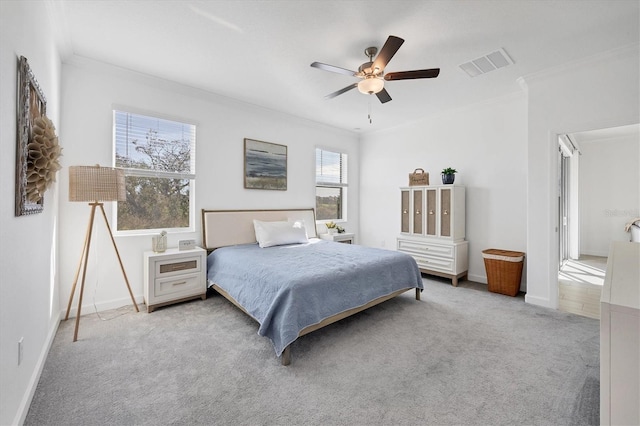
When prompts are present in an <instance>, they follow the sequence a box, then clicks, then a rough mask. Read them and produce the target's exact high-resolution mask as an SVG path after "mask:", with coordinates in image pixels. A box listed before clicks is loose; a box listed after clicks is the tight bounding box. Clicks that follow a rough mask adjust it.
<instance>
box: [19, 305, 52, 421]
mask: <svg viewBox="0 0 640 426" xmlns="http://www.w3.org/2000/svg"><path fill="white" fill-rule="evenodd" d="M62 316H63V312H59V313H58V316H57V318H56V319H55V321H53V324H52V325H51V328H50V329H49V333H48V334H47V339H46V341H45V344H44V346H43V347H42V351H41V352H40V355H39V356H38V362H37V363H36V368H35V369H34V370H33V374H32V375H31V379H30V380H29V384H28V385H27V389H26V391H25V393H24V395H23V396H22V401H20V406H19V407H18V412H17V413H16V418H15V419H14V420H13V424H15V425H22V424H24V421H25V420H26V418H27V413H29V407H30V406H31V401H32V400H33V395H35V393H36V388H37V387H38V382H39V381H40V375H41V374H42V370H43V369H44V364H45V362H46V361H47V356H48V355H49V350H50V349H51V345H52V344H53V339H54V338H55V337H56V333H57V332H58V327H59V326H60V320H61V319H62Z"/></svg>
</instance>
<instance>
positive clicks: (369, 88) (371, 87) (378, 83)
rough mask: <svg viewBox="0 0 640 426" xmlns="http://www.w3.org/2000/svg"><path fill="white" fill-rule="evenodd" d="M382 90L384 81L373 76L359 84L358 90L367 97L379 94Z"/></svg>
mask: <svg viewBox="0 0 640 426" xmlns="http://www.w3.org/2000/svg"><path fill="white" fill-rule="evenodd" d="M382 89H384V80H381V79H379V78H376V77H373V76H371V77H365V79H364V80H360V81H359V82H358V90H359V91H360V93H364V94H365V95H367V94H369V95H371V94H374V93H378V92H379V91H381V90H382Z"/></svg>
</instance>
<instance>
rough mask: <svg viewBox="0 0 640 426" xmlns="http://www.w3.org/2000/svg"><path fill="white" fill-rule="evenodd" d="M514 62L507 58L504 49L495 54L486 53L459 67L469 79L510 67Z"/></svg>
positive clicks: (507, 55)
mask: <svg viewBox="0 0 640 426" xmlns="http://www.w3.org/2000/svg"><path fill="white" fill-rule="evenodd" d="M513 63H514V62H513V60H512V59H511V58H510V57H509V54H507V52H506V51H505V50H504V49H499V50H496V51H495V52H491V53H488V54H486V55H484V56H481V57H479V58H477V59H474V60H473V61H470V62H466V63H464V64H462V65H460V68H461V69H462V71H464V72H466V73H467V74H469V77H477V76H479V75H480V74H486V73H488V72H490V71H493V70H496V69H498V68H504V67H506V66H507V65H512V64H513Z"/></svg>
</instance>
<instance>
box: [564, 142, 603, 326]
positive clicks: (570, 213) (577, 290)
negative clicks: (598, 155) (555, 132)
mask: <svg viewBox="0 0 640 426" xmlns="http://www.w3.org/2000/svg"><path fill="white" fill-rule="evenodd" d="M580 155H581V154H580V149H579V147H578V143H577V141H575V140H574V138H572V136H571V135H560V136H559V137H558V241H559V250H558V255H559V259H558V261H559V262H558V265H559V271H558V309H559V310H561V311H565V312H571V313H574V314H578V315H582V316H586V317H589V318H596V319H599V318H600V297H601V292H602V284H603V282H604V271H605V269H606V264H607V260H606V258H603V257H600V256H589V255H581V254H580V232H579V231H580V220H579V213H580V208H579V196H578V195H579V186H578V185H579V167H580Z"/></svg>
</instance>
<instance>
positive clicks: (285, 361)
mask: <svg viewBox="0 0 640 426" xmlns="http://www.w3.org/2000/svg"><path fill="white" fill-rule="evenodd" d="M281 362H282V365H289V364H291V345H289V346H287V347H286V348H284V351H283V352H282V361H281Z"/></svg>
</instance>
